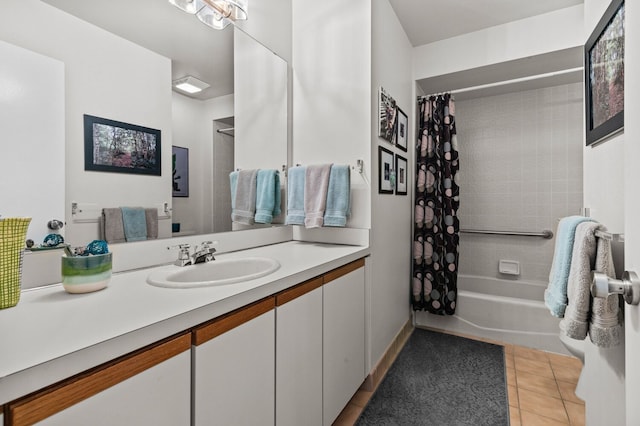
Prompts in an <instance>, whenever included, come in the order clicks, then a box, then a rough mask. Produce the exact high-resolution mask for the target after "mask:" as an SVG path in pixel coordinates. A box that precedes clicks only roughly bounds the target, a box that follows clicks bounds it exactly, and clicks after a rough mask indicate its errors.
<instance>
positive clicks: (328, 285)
mask: <svg viewBox="0 0 640 426" xmlns="http://www.w3.org/2000/svg"><path fill="white" fill-rule="evenodd" d="M324 283H325V284H324V286H323V341H324V344H323V398H322V400H323V423H324V424H325V425H330V424H332V423H333V421H334V420H335V419H336V417H338V415H339V414H340V412H341V411H342V409H343V408H344V407H345V406H346V405H347V403H348V402H349V400H350V399H351V397H352V396H353V395H354V394H355V393H356V391H357V390H358V388H359V387H360V385H361V384H362V382H363V381H364V379H365V377H366V372H365V360H364V357H365V317H364V259H360V260H357V261H355V262H352V263H350V264H348V265H345V266H343V267H341V268H338V269H336V270H334V271H331V272H329V273H327V274H325V275H324Z"/></svg>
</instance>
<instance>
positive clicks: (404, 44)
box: [369, 0, 416, 367]
mask: <svg viewBox="0 0 640 426" xmlns="http://www.w3.org/2000/svg"><path fill="white" fill-rule="evenodd" d="M371 21H372V33H371V34H372V43H371V50H372V54H371V76H372V77H371V96H370V98H371V106H370V113H369V114H370V116H371V117H378V87H379V86H382V87H384V89H385V91H386V92H387V93H389V94H390V95H391V96H392V97H393V98H394V99H395V100H396V103H397V105H398V106H399V107H400V108H401V109H402V110H403V111H404V112H405V113H406V114H407V115H408V116H409V129H408V130H407V133H408V138H407V139H408V141H407V145H408V149H407V152H404V151H402V150H400V149H398V148H396V147H395V146H393V147H392V146H391V145H390V144H389V143H387V142H386V141H384V140H383V139H381V138H379V137H378V122H377V120H372V122H371V128H370V132H371V155H370V164H372V167H371V170H372V172H371V198H372V200H371V253H372V254H371V276H372V279H371V283H370V284H371V292H370V298H371V299H370V301H371V302H370V303H371V305H370V306H371V308H370V314H369V315H370V321H371V367H373V366H375V365H376V364H377V363H378V361H380V358H381V357H382V356H383V355H384V353H385V351H386V350H387V346H388V345H389V344H390V343H391V342H392V341H393V338H394V337H395V336H396V334H397V333H398V331H399V330H400V329H401V328H402V326H403V325H404V324H405V322H406V321H407V320H408V319H409V318H410V307H409V302H408V301H409V297H408V296H409V283H410V276H411V268H410V267H411V250H410V248H411V238H412V237H411V235H412V231H411V211H412V205H413V201H412V200H413V178H412V176H413V173H414V166H413V162H414V152H413V145H414V135H415V134H416V127H415V126H416V124H415V120H414V117H415V113H414V109H415V94H414V93H413V90H412V88H413V86H414V85H413V79H412V72H411V53H412V46H411V43H410V42H409V39H408V37H407V35H406V34H405V33H404V30H403V29H402V27H401V25H400V22H399V21H398V18H397V17H396V15H395V12H394V11H393V9H392V8H391V5H390V3H389V1H388V0H384V1H375V2H372V19H371ZM378 146H383V147H385V148H387V149H390V150H391V151H393V152H394V153H396V154H400V155H401V156H402V157H404V158H406V159H407V163H408V165H407V167H408V170H407V176H408V177H409V178H408V180H407V192H408V194H407V195H404V196H401V195H394V194H378V173H377V170H378Z"/></svg>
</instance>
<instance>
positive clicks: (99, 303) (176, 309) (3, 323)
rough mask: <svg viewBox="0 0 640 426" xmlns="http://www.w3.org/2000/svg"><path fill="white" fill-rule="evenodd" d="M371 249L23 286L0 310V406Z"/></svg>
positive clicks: (310, 248) (322, 250) (264, 251)
mask: <svg viewBox="0 0 640 426" xmlns="http://www.w3.org/2000/svg"><path fill="white" fill-rule="evenodd" d="M368 254H369V248H368V247H362V246H350V245H338V244H320V243H309V242H301V241H290V242H285V243H281V244H274V245H270V246H264V247H258V248H253V249H248V250H243V251H239V252H233V253H226V254H221V255H218V256H216V259H237V258H243V257H251V256H264V257H271V258H274V259H276V260H278V262H280V265H281V266H280V269H278V270H277V271H275V272H273V273H272V274H270V275H267V276H265V277H262V278H257V279H255V280H251V281H246V282H242V283H236V284H229V285H223V286H212V287H204V288H190V289H173V288H162V287H155V286H152V285H149V284H147V283H146V277H147V275H148V274H149V273H150V272H151V271H152V270H155V269H157V268H149V269H143V270H137V271H130V272H123V273H119V274H114V275H113V276H112V278H111V281H110V283H109V285H108V287H107V288H105V289H104V290H101V291H98V292H94V293H87V294H68V293H66V292H65V291H64V289H63V288H62V285H61V284H58V285H53V286H48V287H44V288H39V289H33V290H27V291H24V292H23V293H22V295H21V299H20V302H19V303H18V305H17V306H15V307H12V308H7V309H2V310H0V336H1V337H0V339H1V342H0V404H4V403H6V402H9V401H11V400H13V399H15V398H17V397H20V396H22V395H26V394H27V393H30V392H32V391H34V390H37V389H40V388H42V387H44V386H47V385H49V384H52V383H55V382H57V381H59V380H62V379H64V378H66V377H69V376H72V375H74V374H77V373H79V372H82V371H84V370H86V369H89V368H91V367H95V366H97V365H100V364H102V363H104V362H106V361H109V360H111V359H114V358H116V357H118V356H121V355H124V354H126V353H129V352H131V351H134V350H136V349H139V348H141V347H144V346H146V345H149V344H151V343H154V342H156V341H158V340H161V339H163V338H166V337H169V336H171V335H173V334H175V333H179V332H181V331H184V330H187V329H189V328H190V327H193V326H195V325H197V324H200V323H202V322H205V321H208V320H210V319H212V318H215V317H217V316H219V315H222V314H224V313H227V312H229V311H232V310H233V309H237V308H239V307H242V306H244V305H247V304H249V303H252V302H254V301H256V300H259V299H262V298H263V297H266V296H269V295H271V294H274V293H277V292H279V291H281V290H283V289H286V288H288V287H291V286H293V285H296V284H298V283H301V282H303V281H305V280H308V279H310V278H313V277H315V276H318V275H321V274H323V273H325V272H327V271H330V270H332V269H335V268H337V267H339V266H342V265H344V264H347V263H349V262H351V261H353V260H356V259H359V258H361V257H364V256H367V255H368ZM141 256H144V254H143V253H142V254H141ZM158 268H178V267H177V266H174V265H168V266H161V267H158Z"/></svg>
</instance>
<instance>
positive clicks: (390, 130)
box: [378, 87, 397, 144]
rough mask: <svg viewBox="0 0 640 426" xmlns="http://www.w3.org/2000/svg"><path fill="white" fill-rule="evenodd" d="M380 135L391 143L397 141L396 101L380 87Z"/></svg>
mask: <svg viewBox="0 0 640 426" xmlns="http://www.w3.org/2000/svg"><path fill="white" fill-rule="evenodd" d="M378 101H379V110H378V113H379V117H378V136H380V137H381V138H382V139H384V140H386V141H387V142H389V143H391V144H395V141H396V114H397V111H396V101H395V100H394V99H393V98H392V97H391V96H389V94H388V93H387V92H385V90H384V89H383V88H382V87H380V90H379V91H378Z"/></svg>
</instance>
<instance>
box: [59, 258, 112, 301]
mask: <svg viewBox="0 0 640 426" xmlns="http://www.w3.org/2000/svg"><path fill="white" fill-rule="evenodd" d="M111 259H112V257H111V253H106V254H98V255H93V256H73V257H67V256H62V286H63V287H64V289H65V290H66V291H67V292H69V293H89V292H91V291H97V290H102V289H103V288H105V287H106V286H107V284H108V283H109V280H110V279H111Z"/></svg>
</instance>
